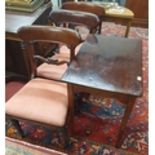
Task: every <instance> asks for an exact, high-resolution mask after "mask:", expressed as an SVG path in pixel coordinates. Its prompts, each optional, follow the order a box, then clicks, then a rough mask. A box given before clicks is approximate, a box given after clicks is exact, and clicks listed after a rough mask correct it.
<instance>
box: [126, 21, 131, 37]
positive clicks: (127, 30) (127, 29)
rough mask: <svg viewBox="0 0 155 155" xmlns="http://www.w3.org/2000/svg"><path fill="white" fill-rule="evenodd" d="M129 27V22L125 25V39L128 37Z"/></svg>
mask: <svg viewBox="0 0 155 155" xmlns="http://www.w3.org/2000/svg"><path fill="white" fill-rule="evenodd" d="M130 26H131V21H128V25H127V27H126V31H125V37H126V38H127V37H128V35H129V30H130Z"/></svg>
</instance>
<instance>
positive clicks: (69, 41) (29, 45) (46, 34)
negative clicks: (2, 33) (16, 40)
mask: <svg viewBox="0 0 155 155" xmlns="http://www.w3.org/2000/svg"><path fill="white" fill-rule="evenodd" d="M18 36H19V37H20V38H21V39H22V40H23V42H22V44H23V46H22V48H23V51H24V52H23V54H24V58H25V62H26V68H27V74H28V78H29V79H31V78H32V77H34V76H36V75H37V65H36V63H35V61H34V59H35V60H36V54H38V53H39V52H38V51H35V48H34V43H38V42H45V43H58V44H62V45H66V46H67V47H68V48H69V49H70V52H69V54H70V60H72V59H74V56H75V48H76V47H77V45H79V44H80V43H81V42H82V40H81V38H80V35H79V34H78V32H76V31H75V30H72V29H69V28H62V27H52V26H37V25H36V26H24V27H21V28H20V29H19V30H18ZM41 56H42V55H41ZM37 58H38V57H37ZM42 58H43V57H42ZM37 60H38V59H37ZM41 60H44V59H39V61H41ZM47 61H49V62H50V63H51V62H54V63H53V64H54V66H56V65H57V64H61V63H60V62H59V61H56V60H52V58H51V59H48V58H47ZM45 62H46V61H45ZM53 68H55V67H53Z"/></svg>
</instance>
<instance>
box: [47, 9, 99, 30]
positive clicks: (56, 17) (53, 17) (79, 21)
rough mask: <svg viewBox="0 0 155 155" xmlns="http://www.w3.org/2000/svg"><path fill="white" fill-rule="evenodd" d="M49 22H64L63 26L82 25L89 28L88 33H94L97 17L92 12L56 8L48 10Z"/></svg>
mask: <svg viewBox="0 0 155 155" xmlns="http://www.w3.org/2000/svg"><path fill="white" fill-rule="evenodd" d="M49 22H51V23H54V24H55V25H56V26H60V25H62V24H65V26H66V25H67V24H75V25H80V26H81V25H83V26H86V27H87V28H88V29H89V31H90V33H94V32H96V30H97V26H98V24H99V18H98V16H96V15H95V14H92V13H87V12H82V11H75V10H65V9H58V10H53V11H51V12H50V14H49Z"/></svg>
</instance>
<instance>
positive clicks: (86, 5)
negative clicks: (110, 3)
mask: <svg viewBox="0 0 155 155" xmlns="http://www.w3.org/2000/svg"><path fill="white" fill-rule="evenodd" d="M61 8H62V9H66V10H76V11H83V12H88V13H93V14H95V15H97V16H98V18H99V25H98V33H99V34H101V28H102V21H103V20H104V15H105V10H104V8H103V7H102V6H100V5H99V4H95V3H92V2H64V3H63V4H62V7H61Z"/></svg>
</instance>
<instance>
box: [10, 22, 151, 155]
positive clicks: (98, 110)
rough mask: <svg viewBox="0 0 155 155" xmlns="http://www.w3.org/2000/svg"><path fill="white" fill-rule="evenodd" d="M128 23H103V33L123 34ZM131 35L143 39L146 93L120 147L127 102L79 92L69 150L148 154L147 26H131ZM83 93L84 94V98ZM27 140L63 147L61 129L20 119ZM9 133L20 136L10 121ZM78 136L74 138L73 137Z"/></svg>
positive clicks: (87, 154) (84, 154) (81, 154)
mask: <svg viewBox="0 0 155 155" xmlns="http://www.w3.org/2000/svg"><path fill="white" fill-rule="evenodd" d="M124 33H125V27H124V26H122V25H115V24H113V23H103V27H102V35H104V36H110V35H115V36H124ZM129 38H140V39H142V41H143V51H142V54H143V68H142V70H143V92H144V93H143V96H142V97H141V98H138V99H137V101H136V104H135V107H134V109H133V111H132V114H131V116H130V120H129V122H128V124H127V126H126V130H125V133H124V135H123V143H122V145H121V149H116V148H114V147H113V146H114V144H115V141H116V137H117V136H116V135H117V133H118V130H119V125H120V122H121V118H122V116H123V114H124V108H125V107H124V105H122V104H121V103H119V102H118V101H116V100H115V99H107V98H102V97H100V96H93V95H89V96H88V95H83V94H82V95H81V94H77V99H78V100H77V102H78V104H79V108H80V113H76V114H75V117H74V119H75V121H74V122H75V124H74V129H75V130H74V133H72V136H71V138H70V143H71V145H70V147H69V148H68V150H67V151H68V152H70V154H77V155H125V154H132V155H133V154H134V153H136V154H139V155H147V154H148V30H147V29H144V28H136V27H132V28H131V29H130V33H129ZM81 96H83V98H82V99H81ZM21 126H22V128H23V130H24V133H25V135H26V138H25V140H26V141H29V142H31V143H34V144H38V145H42V146H46V147H52V148H53V147H55V148H56V149H57V150H61V148H62V145H63V143H64V139H63V136H62V135H63V134H62V132H61V131H58V132H52V131H51V129H48V128H42V127H38V126H35V125H32V124H29V123H27V122H21ZM7 127H8V130H7V136H11V137H14V138H20V137H19V135H18V133H17V132H16V130H15V128H14V127H13V126H12V124H11V123H10V122H9V121H7ZM75 136H76V137H77V138H72V137H75Z"/></svg>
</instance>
